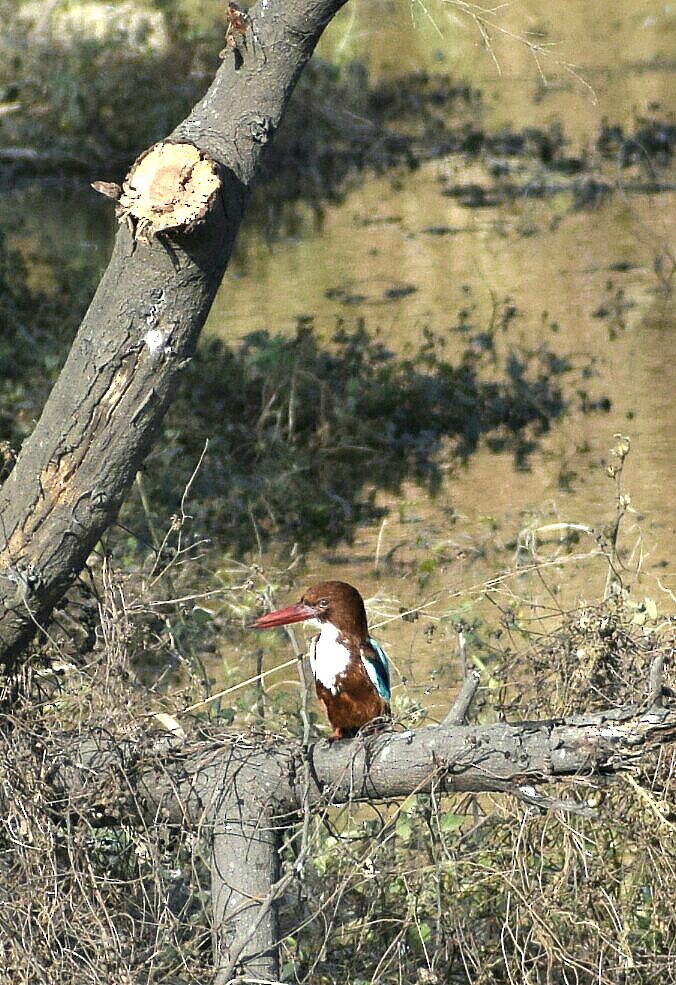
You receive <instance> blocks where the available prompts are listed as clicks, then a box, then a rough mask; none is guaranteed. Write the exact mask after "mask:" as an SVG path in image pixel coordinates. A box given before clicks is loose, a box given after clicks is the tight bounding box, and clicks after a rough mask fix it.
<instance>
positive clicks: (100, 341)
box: [0, 0, 346, 671]
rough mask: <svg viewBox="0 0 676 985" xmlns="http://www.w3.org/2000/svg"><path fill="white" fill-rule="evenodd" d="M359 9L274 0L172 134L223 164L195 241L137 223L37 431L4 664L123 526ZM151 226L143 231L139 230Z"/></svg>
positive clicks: (0, 498) (7, 601) (324, 0)
mask: <svg viewBox="0 0 676 985" xmlns="http://www.w3.org/2000/svg"><path fill="white" fill-rule="evenodd" d="M345 2H346V0H261V2H260V3H258V4H257V5H256V7H254V8H252V10H251V12H250V20H249V22H248V26H247V29H246V32H245V34H244V35H243V36H242V37H241V38H239V39H236V40H239V47H238V48H237V50H233V49H231V48H227V47H226V51H225V57H224V60H223V64H222V65H221V66H220V68H219V70H218V72H217V74H216V77H215V79H214V82H213V84H212V86H211V88H210V89H209V91H208V92H207V94H206V95H205V97H204V98H203V99H202V100H201V102H199V103H198V104H197V105H196V106H195V107H194V109H193V110H192V112H191V113H190V115H189V116H188V117H187V119H185V120H184V121H183V122H182V123H181V124H180V125H179V126H178V127H177V128H176V130H175V131H174V133H173V134H172V135H171V139H172V140H173V141H181V142H188V143H190V144H193V145H195V146H196V147H197V148H198V149H199V150H200V151H201V152H204V154H205V155H207V156H208V157H209V158H210V159H211V160H212V161H213V162H214V163H215V165H216V169H217V171H218V174H219V177H220V192H219V194H218V195H216V196H215V198H214V200H213V204H212V206H211V207H210V208H209V210H208V212H207V214H206V218H205V219H204V221H203V222H201V223H200V224H199V225H197V226H196V227H195V228H194V229H193V230H192V231H187V230H185V231H183V232H180V231H177V232H175V233H172V234H169V235H166V234H165V235H163V236H161V237H157V238H155V239H154V240H153V241H152V242H150V243H148V242H145V241H144V240H143V238H141V237H137V238H135V237H134V235H132V232H131V231H130V229H129V228H127V227H126V226H122V227H121V228H120V230H119V232H118V235H117V238H116V241H115V246H114V249H113V255H112V258H111V260H110V264H109V266H108V269H107V270H106V272H105V274H104V276H103V278H102V280H101V283H100V285H99V288H98V290H97V291H96V294H95V296H94V298H93V300H92V303H91V305H90V307H89V310H88V311H87V314H86V315H85V318H84V320H83V322H82V325H81V327H80V330H79V332H78V335H77V337H76V339H75V341H74V343H73V346H72V349H71V351H70V354H69V356H68V359H67V361H66V364H65V366H64V368H63V370H62V372H61V375H60V377H59V379H58V381H57V383H56V385H55V387H54V389H53V391H52V393H51V395H50V397H49V400H48V401H47V404H46V406H45V408H44V411H43V414H42V417H41V418H40V421H39V423H38V425H37V426H36V428H35V431H34V432H33V434H32V435H31V436H30V438H29V439H28V440H27V441H26V442H25V443H24V446H23V448H22V449H21V454H20V455H19V458H18V461H17V463H16V466H15V468H14V470H13V471H12V473H11V474H10V476H9V477H8V479H7V480H6V481H5V483H4V485H3V486H2V489H0V666H1V665H2V664H3V663H4V665H5V668H6V669H7V670H9V671H12V670H14V669H15V668H16V667H17V665H18V664H19V663H20V658H21V654H22V652H23V650H24V648H25V646H26V643H27V642H28V640H29V639H30V638H31V636H32V635H33V634H34V632H35V631H36V629H37V628H38V627H39V625H40V623H41V621H42V620H44V619H45V617H46V616H47V614H48V613H49V611H50V609H51V607H52V606H53V605H54V604H55V602H57V601H58V599H59V598H60V597H61V596H62V595H63V593H64V592H65V591H66V590H67V588H68V587H69V585H70V584H71V583H72V581H73V579H74V578H75V577H76V576H77V574H78V573H79V572H80V570H81V569H82V567H83V565H84V563H85V560H86V558H87V555H88V554H89V552H90V551H91V549H92V548H93V547H94V545H95V544H96V542H97V541H98V539H99V538H100V537H101V535H102V534H103V532H104V531H105V530H106V528H107V527H108V525H109V524H110V523H111V521H112V520H113V519H114V517H115V515H116V514H117V511H118V510H119V508H120V505H121V504H122V502H123V500H124V498H125V495H126V494H127V491H128V489H129V487H130V485H131V483H132V481H133V479H134V476H135V474H136V471H137V470H138V468H139V466H140V464H141V462H142V461H143V459H144V457H145V455H146V454H147V452H148V450H149V448H150V447H151V445H152V443H153V441H154V440H155V438H156V436H157V434H158V432H159V428H160V424H161V421H162V418H163V416H164V413H165V411H166V410H167V407H168V406H169V404H170V402H171V399H172V396H173V393H174V391H175V388H176V386H177V384H178V382H179V380H180V376H181V370H182V369H183V368H184V367H185V365H186V362H187V360H188V359H189V358H190V356H191V354H192V353H193V351H194V349H195V345H196V343H197V339H198V336H199V333H200V330H201V328H202V326H203V325H204V322H205V320H206V317H207V315H208V313H209V309H210V307H211V304H212V301H213V298H214V295H215V293H216V291H217V289H218V287H219V284H220V282H221V279H222V276H223V272H224V271H225V268H226V266H227V263H228V260H229V258H230V255H231V253H232V248H233V244H234V241H235V237H236V235H237V230H238V227H239V223H240V221H241V218H242V215H243V212H244V209H245V207H246V201H247V195H248V192H249V190H250V188H251V185H252V183H253V181H254V179H255V177H256V175H257V173H258V171H259V168H260V163H261V155H262V153H263V151H264V148H265V145H266V144H267V143H268V141H269V140H270V138H271V137H272V136H273V135H274V133H275V130H276V129H277V127H278V125H279V122H280V120H281V118H282V115H283V113H284V110H285V108H286V105H287V103H288V101H289V98H290V96H291V93H292V91H293V88H294V86H295V83H296V81H297V79H298V76H299V74H300V72H301V71H302V69H303V67H304V65H305V64H306V62H307V60H308V59H309V57H310V55H311V54H312V52H313V50H314V47H315V45H316V43H317V41H318V39H319V37H320V36H321V34H322V31H323V30H324V28H325V27H326V25H327V24H328V23H329V21H330V20H331V18H332V17H333V16H334V15H335V13H336V12H337V11H338V10H339V9H340V7H342V6H343V4H344V3H345ZM139 228H140V227H139ZM137 232H138V230H137Z"/></svg>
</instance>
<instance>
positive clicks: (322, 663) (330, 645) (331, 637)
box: [310, 622, 350, 694]
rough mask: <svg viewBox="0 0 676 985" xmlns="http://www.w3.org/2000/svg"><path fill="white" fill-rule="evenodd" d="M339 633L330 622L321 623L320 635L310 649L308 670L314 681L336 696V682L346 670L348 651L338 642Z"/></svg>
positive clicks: (348, 660) (348, 659)
mask: <svg viewBox="0 0 676 985" xmlns="http://www.w3.org/2000/svg"><path fill="white" fill-rule="evenodd" d="M339 636H340V631H339V630H338V629H336V627H335V626H334V625H333V623H331V622H323V623H321V633H320V634H319V636H318V637H315V638H314V639H313V641H312V645H311V647H310V669H311V670H312V673H313V674H314V676H315V679H316V680H318V681H319V682H320V684H323V685H324V687H326V688H328V689H329V691H330V692H331V694H337V693H338V688H337V686H336V681H337V679H338V678H339V677H340V675H341V674H344V673H345V671H346V670H347V667H348V664H349V662H350V651H349V649H348V648H347V647H346V646H345V644H344V643H341V642H340V640H339Z"/></svg>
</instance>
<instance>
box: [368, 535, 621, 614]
mask: <svg viewBox="0 0 676 985" xmlns="http://www.w3.org/2000/svg"><path fill="white" fill-rule="evenodd" d="M596 557H605V552H604V551H602V550H599V549H597V550H594V551H587V553H586V554H571V555H570V556H569V557H566V558H556V559H554V560H552V561H538V562H537V563H536V564H529V565H524V566H523V567H521V568H519V569H518V570H511V571H505V572H503V573H502V574H501V575H496V576H495V577H494V578H489V579H488V580H487V581H484V582H481V583H480V584H475V585H470V587H469V588H467V589H464V590H462V589H458V590H457V591H453V592H448V593H447V594H444V596H443V599H442V598H441V597H440V596H441V592H438V593H437V595H436V597H435V598H432V599H430V601H429V602H423V603H421V604H420V605H416V606H415V607H414V608H412V609H406V610H405V611H404V612H399V613H397V615H396V616H390V617H388V618H385V619H381V620H380V622H376V623H374V624H373V626H372V627H371V628H372V629H380V628H381V627H382V626H387V625H388V624H389V623H391V622H396V621H397V620H398V619H403V618H404V617H405V616H410V615H413V614H414V613H419V612H423V611H424V610H426V609H430V608H431V607H432V606H433V605H440V604H441V602H442V601H444V602H448V601H450V600H451V599H458V598H462V597H463V596H466V597H469V596H472V595H483V594H485V592H487V591H490V590H491V589H493V588H499V587H500V586H501V585H502V584H503V583H504V582H506V581H509V579H510V578H521V577H523V576H524V575H527V574H530V573H532V572H536V571H539V570H540V569H543V568H553V567H561V566H562V565H564V564H566V565H567V564H572V563H573V562H574V561H587V560H589V559H590V558H596ZM428 615H429V617H430V618H431V619H440V618H441V617H440V616H434V615H432V614H431V613H428Z"/></svg>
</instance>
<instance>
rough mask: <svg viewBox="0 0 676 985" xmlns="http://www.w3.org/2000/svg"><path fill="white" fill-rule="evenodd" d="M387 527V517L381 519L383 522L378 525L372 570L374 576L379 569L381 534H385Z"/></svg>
mask: <svg viewBox="0 0 676 985" xmlns="http://www.w3.org/2000/svg"><path fill="white" fill-rule="evenodd" d="M386 526H387V517H383V522H382V523H381V524H380V530H379V531H378V540H377V541H376V556H375V561H374V562H373V569H374V571H375V573H376V574H378V569H379V568H380V549H381V547H382V543H383V534H384V533H385V527H386Z"/></svg>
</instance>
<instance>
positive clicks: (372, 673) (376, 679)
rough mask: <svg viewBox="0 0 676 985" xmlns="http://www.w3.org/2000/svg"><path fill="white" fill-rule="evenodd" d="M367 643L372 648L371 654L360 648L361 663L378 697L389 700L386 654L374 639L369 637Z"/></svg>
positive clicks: (388, 667)
mask: <svg viewBox="0 0 676 985" xmlns="http://www.w3.org/2000/svg"><path fill="white" fill-rule="evenodd" d="M369 643H370V644H371V647H372V649H373V656H371V654H370V653H365V652H364V651H363V650H362V652H361V659H362V663H363V664H364V667H365V669H366V673H367V674H368V676H369V680H370V681H371V684H373V686H374V688H375V689H376V691H377V692H378V694H379V695H380V697H381V698H383V700H384V701H389V700H390V697H391V691H390V665H389V663H388V661H387V655H386V653H385V651H384V650H383V648H382V646H381V645H380V644H379V643H376V641H375V640H372V639H369Z"/></svg>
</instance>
